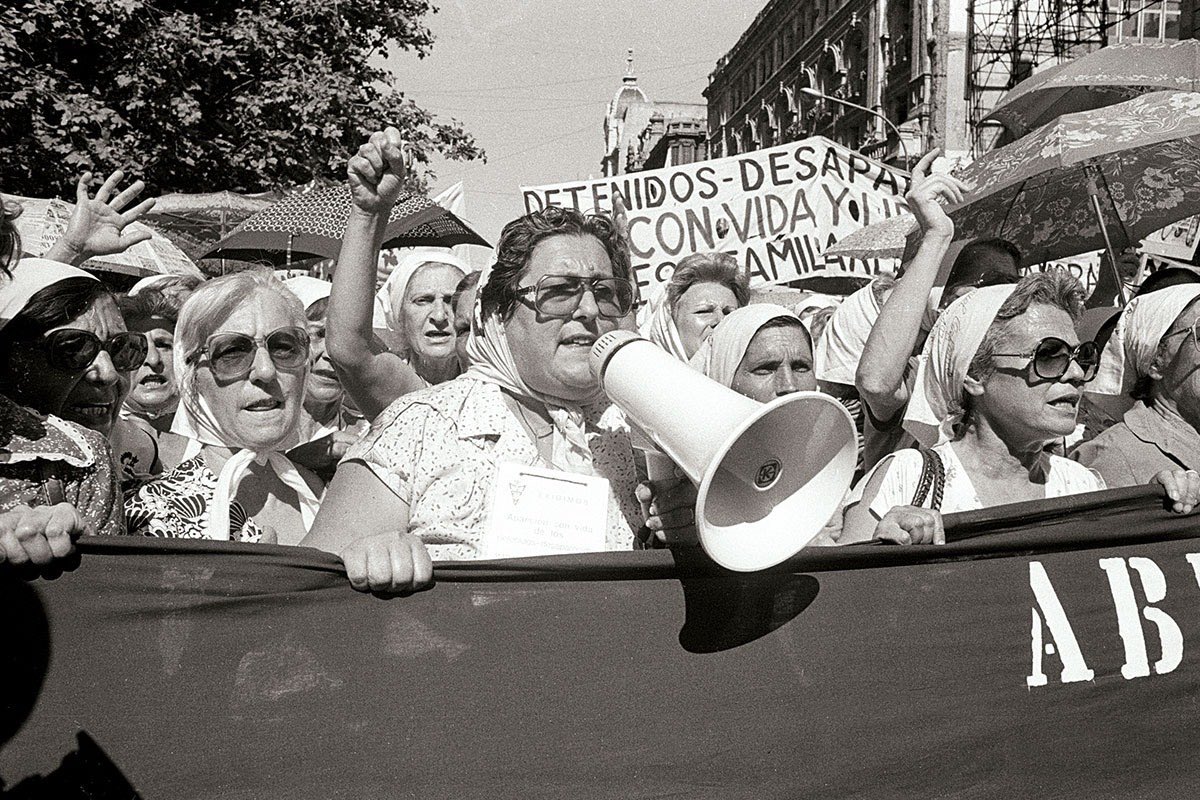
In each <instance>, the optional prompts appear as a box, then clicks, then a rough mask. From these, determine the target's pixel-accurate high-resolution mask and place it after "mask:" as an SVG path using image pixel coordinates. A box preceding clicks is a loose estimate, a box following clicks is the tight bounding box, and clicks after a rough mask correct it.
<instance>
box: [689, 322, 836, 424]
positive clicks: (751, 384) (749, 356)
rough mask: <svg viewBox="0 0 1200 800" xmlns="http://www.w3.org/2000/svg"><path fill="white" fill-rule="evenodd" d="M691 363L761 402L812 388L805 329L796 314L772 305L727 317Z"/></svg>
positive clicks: (810, 356)
mask: <svg viewBox="0 0 1200 800" xmlns="http://www.w3.org/2000/svg"><path fill="white" fill-rule="evenodd" d="M691 364H692V366H693V367H695V368H697V369H699V370H700V371H701V372H703V373H704V374H705V375H707V376H708V377H710V378H712V379H713V380H714V381H716V382H717V383H719V384H721V385H722V386H727V387H729V388H730V389H733V390H734V391H735V392H737V393H738V394H742V395H745V396H746V397H749V398H751V399H753V400H757V401H759V402H760V403H768V402H770V401H771V400H774V399H775V398H776V397H783V396H784V395H787V394H792V393H793V392H802V391H807V392H811V391H816V389H817V379H816V376H815V374H814V373H813V352H812V338H811V337H810V336H809V334H808V330H807V329H806V328H805V327H804V324H803V323H802V322H801V321H800V318H799V317H798V316H796V314H795V313H793V312H792V311H789V310H788V309H786V308H784V307H783V306H778V305H774V304H772V303H755V304H752V305H748V306H746V307H744V308H739V309H737V310H736V311H733V312H732V313H730V314H729V316H727V317H725V319H723V320H722V321H721V323H720V324H719V325H717V327H716V328H714V329H713V332H712V335H711V336H709V337H708V338H707V339H706V340H705V341H704V343H703V344H701V345H700V349H699V350H697V351H696V355H695V357H693V358H692V361H691Z"/></svg>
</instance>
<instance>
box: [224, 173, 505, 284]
mask: <svg viewBox="0 0 1200 800" xmlns="http://www.w3.org/2000/svg"><path fill="white" fill-rule="evenodd" d="M350 207H351V202H350V189H349V187H348V186H346V185H342V186H335V187H333V188H330V189H318V190H315V191H310V192H296V193H294V194H290V195H288V196H287V197H285V198H283V199H282V200H280V201H279V202H278V203H275V204H273V205H271V206H270V207H269V208H266V209H264V210H262V211H260V212H258V213H257V214H255V215H254V216H252V217H250V218H249V219H247V220H246V221H245V222H243V223H242V224H241V225H239V226H237V227H236V228H234V229H233V230H232V231H230V233H229V235H227V236H225V237H223V238H222V239H221V241H219V242H217V243H216V244H215V245H214V246H213V247H212V249H211V250H209V251H208V252H207V253H205V254H204V258H235V259H242V260H246V261H264V260H265V261H267V262H268V263H272V264H275V265H276V266H282V265H285V264H290V263H291V262H292V261H294V260H296V259H301V258H310V257H318V258H337V255H338V251H339V250H340V249H341V246H342V236H343V235H344V234H345V232H346V222H347V221H348V220H349V219H350ZM456 244H479V245H483V246H484V247H487V246H488V243H487V241H486V240H485V239H484V238H483V237H481V236H480V235H479V234H477V233H476V232H475V231H473V230H471V229H470V228H469V227H467V225H466V224H465V223H463V221H462V220H460V219H459V218H458V217H456V216H455V215H454V214H452V213H451V212H450V211H447V210H446V209H444V208H442V207H441V206H439V205H438V204H437V203H435V202H433V201H432V200H430V199H429V198H428V197H424V196H422V195H419V194H404V195H401V196H400V199H399V200H397V201H396V205H395V207H393V208H392V213H391V216H390V217H389V218H388V224H387V228H385V229H384V239H383V247H384V248H385V249H386V248H390V247H450V246H452V245H456Z"/></svg>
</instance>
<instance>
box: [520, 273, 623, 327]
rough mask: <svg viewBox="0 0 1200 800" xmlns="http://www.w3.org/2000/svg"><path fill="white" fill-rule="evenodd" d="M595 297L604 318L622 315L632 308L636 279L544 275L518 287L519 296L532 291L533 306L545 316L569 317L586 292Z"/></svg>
mask: <svg viewBox="0 0 1200 800" xmlns="http://www.w3.org/2000/svg"><path fill="white" fill-rule="evenodd" d="M585 291H590V292H591V293H592V297H594V298H595V299H596V311H597V312H598V313H599V314H600V316H602V317H604V318H605V319H620V318H621V317H623V316H625V315H626V314H628V313H629V312H630V310H631V309H632V308H633V283H631V282H630V281H627V280H625V279H624V278H580V277H576V276H574V275H543V276H542V277H541V278H540V279H539V280H538V282H537V283H536V284H534V285H533V286H524V287H521V288H518V289H517V290H516V295H517V296H518V297H525V296H527V295H529V294H530V293H531V292H532V293H533V308H534V310H535V311H537V312H538V313H539V314H541V315H543V316H546V317H557V318H560V319H569V318H570V317H571V316H572V315H573V314H574V313H575V310H576V309H578V308H579V304H580V303H581V302H583V293H584V292H585Z"/></svg>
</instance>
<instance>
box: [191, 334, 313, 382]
mask: <svg viewBox="0 0 1200 800" xmlns="http://www.w3.org/2000/svg"><path fill="white" fill-rule="evenodd" d="M259 347H266V349H267V355H268V356H269V357H270V359H271V363H272V364H274V365H275V367H276V368H277V369H280V370H284V371H287V372H291V371H294V370H298V369H300V368H301V367H304V366H306V365H307V364H308V331H306V330H304V329H303V328H295V327H292V328H279V329H278V330H274V331H271V332H270V333H268V334H267V335H266V336H265V337H263V338H262V339H255V338H254V337H253V336H248V335H247V334H244V333H214V334H213V335H212V336H210V337H208V341H207V342H205V344H204V346H203V347H201V348H200V349H199V350H197V351H196V352H195V353H193V354H192V355H191V357H190V358H189V359H188V360H189V361H191V362H192V363H195V362H196V361H197V360H198V359H199V358H200V356H202V355H207V356H208V368H209V369H211V370H212V374H213V377H214V378H216V379H217V380H219V381H232V380H238V379H241V378H244V377H246V376H247V375H249V374H250V369H251V368H252V367H253V366H254V356H255V354H256V353H257V352H258V348H259Z"/></svg>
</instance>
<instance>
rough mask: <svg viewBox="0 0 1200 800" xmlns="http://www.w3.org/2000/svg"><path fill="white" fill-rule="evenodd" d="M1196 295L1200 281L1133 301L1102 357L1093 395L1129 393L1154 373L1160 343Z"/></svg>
mask: <svg viewBox="0 0 1200 800" xmlns="http://www.w3.org/2000/svg"><path fill="white" fill-rule="evenodd" d="M1196 298H1200V284H1195V283H1183V284H1178V285H1176V286H1168V287H1167V288H1165V289H1159V290H1158V291H1155V292H1150V293H1148V294H1144V295H1140V296H1138V297H1135V298H1133V299H1132V300H1130V301H1129V304H1128V305H1127V306H1125V310H1124V311H1122V312H1121V318H1120V319H1119V320H1117V327H1116V328H1115V329H1114V330H1113V334H1112V336H1110V337H1109V339H1108V343H1107V344H1105V346H1104V353H1103V354H1102V355H1101V356H1100V370H1099V371H1098V372H1097V373H1096V378H1095V380H1093V381H1092V382H1091V383H1089V384H1088V387H1087V391H1088V392H1090V393H1092V394H1105V395H1128V394H1129V393H1130V392H1132V391H1133V387H1134V384H1136V383H1137V381H1138V378H1144V377H1146V376H1147V375H1149V374H1150V367H1151V365H1153V364H1154V356H1155V354H1156V353H1157V352H1158V344H1159V342H1161V341H1162V338H1163V336H1165V335H1166V333H1167V331H1169V330H1170V329H1171V326H1172V325H1174V324H1175V320H1177V319H1179V315H1180V314H1182V313H1183V311H1184V309H1186V308H1187V307H1188V306H1189V305H1191V304H1192V302H1193V301H1195V300H1196Z"/></svg>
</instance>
